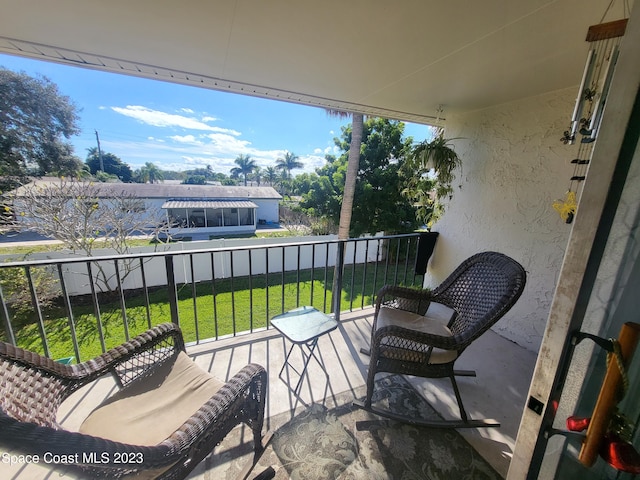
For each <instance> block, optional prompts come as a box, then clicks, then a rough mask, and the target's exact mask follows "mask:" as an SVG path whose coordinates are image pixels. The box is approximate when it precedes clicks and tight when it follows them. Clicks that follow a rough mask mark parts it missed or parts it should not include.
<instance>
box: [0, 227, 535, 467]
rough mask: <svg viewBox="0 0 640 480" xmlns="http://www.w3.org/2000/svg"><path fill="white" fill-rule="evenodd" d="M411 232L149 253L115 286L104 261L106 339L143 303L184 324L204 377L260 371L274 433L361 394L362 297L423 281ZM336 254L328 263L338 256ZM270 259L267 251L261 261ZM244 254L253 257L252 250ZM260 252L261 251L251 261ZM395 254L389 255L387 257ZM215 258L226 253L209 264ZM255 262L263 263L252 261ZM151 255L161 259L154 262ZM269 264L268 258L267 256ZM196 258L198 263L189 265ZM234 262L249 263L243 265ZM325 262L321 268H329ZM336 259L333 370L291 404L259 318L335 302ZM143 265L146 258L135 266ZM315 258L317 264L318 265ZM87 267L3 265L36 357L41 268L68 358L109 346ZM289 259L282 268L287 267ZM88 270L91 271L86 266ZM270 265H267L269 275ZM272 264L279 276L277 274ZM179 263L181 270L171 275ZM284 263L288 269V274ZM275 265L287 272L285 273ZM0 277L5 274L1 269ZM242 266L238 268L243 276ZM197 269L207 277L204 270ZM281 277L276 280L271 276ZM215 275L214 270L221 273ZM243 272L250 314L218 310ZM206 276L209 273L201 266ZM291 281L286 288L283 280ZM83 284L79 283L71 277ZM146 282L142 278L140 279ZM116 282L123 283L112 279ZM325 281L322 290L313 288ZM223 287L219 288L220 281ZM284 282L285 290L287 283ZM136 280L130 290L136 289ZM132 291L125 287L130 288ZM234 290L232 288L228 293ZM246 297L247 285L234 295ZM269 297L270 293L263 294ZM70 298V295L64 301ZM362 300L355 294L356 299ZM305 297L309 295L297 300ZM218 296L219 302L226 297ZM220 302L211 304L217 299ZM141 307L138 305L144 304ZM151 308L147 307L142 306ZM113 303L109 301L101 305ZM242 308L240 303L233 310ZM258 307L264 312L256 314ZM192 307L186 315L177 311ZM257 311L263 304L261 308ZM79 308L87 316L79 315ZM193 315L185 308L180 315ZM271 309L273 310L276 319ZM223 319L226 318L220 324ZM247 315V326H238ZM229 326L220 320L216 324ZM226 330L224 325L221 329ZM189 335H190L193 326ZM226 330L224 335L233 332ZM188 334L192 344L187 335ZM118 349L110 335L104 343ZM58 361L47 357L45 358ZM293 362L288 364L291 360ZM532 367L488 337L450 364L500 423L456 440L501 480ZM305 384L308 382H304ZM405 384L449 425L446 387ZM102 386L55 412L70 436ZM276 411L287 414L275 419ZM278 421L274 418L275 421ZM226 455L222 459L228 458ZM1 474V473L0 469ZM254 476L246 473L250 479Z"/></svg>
mask: <svg viewBox="0 0 640 480" xmlns="http://www.w3.org/2000/svg"><path fill="white" fill-rule="evenodd" d="M418 239H419V237H418V236H417V235H407V236H394V237H373V238H372V239H364V240H349V241H347V242H321V243H307V244H288V245H273V246H269V247H265V246H260V247H242V248H237V249H233V248H232V249H218V250H215V251H206V252H201V251H198V252H194V251H189V252H184V253H179V254H178V253H175V252H170V253H166V252H165V253H162V254H148V255H149V256H146V257H145V256H144V255H142V256H140V255H138V256H136V257H135V263H136V264H137V265H140V268H139V269H138V270H137V273H135V274H132V275H131V276H130V277H128V278H127V279H125V280H124V281H123V280H122V278H121V276H120V275H121V274H120V273H118V272H119V271H120V269H119V267H118V265H119V264H120V263H122V262H125V261H127V260H130V259H126V258H123V257H112V258H106V259H105V258H104V257H103V258H101V259H100V260H99V261H101V262H103V265H102V267H104V266H105V264H104V262H106V263H110V264H112V265H114V270H113V271H114V272H116V274H117V275H119V276H118V277H117V278H115V279H112V281H113V282H114V285H116V286H117V288H116V294H115V295H116V296H115V298H116V300H115V305H116V310H118V311H119V313H118V315H117V316H116V317H117V318H118V319H119V320H118V323H114V320H113V319H110V320H108V321H109V322H111V323H109V327H108V329H109V330H113V329H114V328H115V327H118V328H119V330H120V331H121V335H129V336H132V335H133V334H134V333H136V332H135V330H136V329H137V328H142V329H144V327H145V324H146V322H147V320H148V319H145V318H143V319H142V320H140V319H137V318H136V315H137V314H138V312H137V311H136V310H134V307H132V304H133V303H135V301H136V300H135V299H136V298H139V297H142V298H143V302H142V306H141V309H142V311H143V312H148V313H149V316H150V317H152V318H150V321H151V322H152V323H153V324H156V323H160V322H162V321H168V320H170V319H174V320H178V321H180V322H181V325H182V326H183V329H184V330H185V331H186V332H190V333H188V334H187V340H188V341H189V340H190V344H189V346H188V348H187V352H188V354H189V355H190V356H191V357H192V358H193V359H194V360H195V361H196V362H197V363H198V364H199V365H200V366H201V367H203V368H204V369H206V370H208V371H210V372H211V373H212V374H214V375H215V376H217V377H219V378H221V379H228V378H230V377H231V376H233V374H234V373H235V372H236V371H238V370H239V369H240V368H241V367H242V366H244V365H245V364H247V363H248V362H255V363H259V364H262V365H263V366H265V367H266V368H267V370H268V372H269V391H268V396H267V401H268V404H267V411H266V416H267V417H268V419H267V421H266V427H265V428H266V429H270V430H273V429H277V428H278V427H279V426H280V425H279V424H278V423H277V422H281V421H282V418H287V419H289V418H292V417H293V416H294V415H295V413H296V412H299V411H301V410H303V409H305V408H307V407H308V406H309V405H311V404H313V403H316V404H321V405H332V404H334V403H335V402H340V401H342V402H345V401H346V402H350V401H351V400H352V399H353V398H354V397H355V396H357V391H361V389H362V387H363V386H364V382H365V378H366V370H367V365H368V357H366V356H365V355H363V354H361V353H360V348H361V347H363V346H366V345H367V344H368V341H369V335H370V329H371V323H372V318H373V308H372V307H371V306H370V305H371V299H372V297H373V292H371V291H370V289H372V288H374V287H376V288H377V286H378V285H379V284H380V285H381V284H383V283H403V284H412V283H420V282H421V277H420V276H417V277H416V276H415V275H413V268H414V266H415V256H416V255H417V248H418V247H417V242H418V241H419V240H418ZM341 249H342V251H343V255H339V256H337V257H336V256H335V255H334V254H335V253H336V252H338V251H339V250H341ZM269 250H272V251H271V253H269ZM249 251H251V252H252V253H249ZM260 252H262V253H260ZM392 252H395V253H393V254H392ZM216 255H221V256H226V260H223V259H222V257H221V258H220V259H218V257H216ZM199 256H203V258H207V259H208V260H210V263H209V265H213V272H214V273H213V275H211V276H210V277H209V278H208V279H207V280H205V279H203V278H202V275H203V274H202V272H200V273H198V271H197V268H196V265H200V266H202V265H201V264H202V263H204V262H199V261H198V259H199ZM261 256H263V257H262V258H263V260H265V262H262V263H261V261H260V258H261ZM156 257H159V259H158V258H156ZM276 257H277V261H274V259H275V258H276ZM194 258H195V260H194ZM241 258H245V259H246V260H247V263H246V265H244V266H242V262H241V261H240V259H241ZM327 258H329V260H327ZM336 258H338V261H339V259H340V258H342V259H344V261H345V264H344V265H343V266H342V267H343V268H341V269H340V270H341V271H342V272H343V276H341V277H340V276H339V278H338V279H337V280H338V282H339V285H341V291H342V292H343V293H342V295H341V297H342V303H341V311H339V314H338V315H336V316H337V317H339V319H340V325H339V327H338V329H336V330H335V331H333V332H331V333H330V334H329V335H326V336H323V337H321V339H320V342H319V345H318V349H319V355H320V357H321V359H322V361H323V363H324V364H325V365H326V366H327V370H328V371H329V373H330V376H329V379H328V380H325V376H324V373H323V372H322V371H321V370H320V367H319V366H318V365H316V364H314V362H311V363H310V365H309V371H308V376H307V377H306V378H305V380H304V381H303V384H302V388H301V391H300V394H299V395H295V394H294V393H293V392H292V391H291V389H290V388H289V384H292V385H293V384H294V383H295V382H297V377H295V373H293V372H290V371H287V370H285V371H284V373H283V379H281V378H279V376H278V372H280V369H281V367H282V365H283V363H284V360H285V355H286V352H287V350H288V344H287V343H286V341H285V340H284V339H283V337H282V336H281V335H280V334H279V333H278V332H277V331H276V330H274V329H272V328H270V326H269V324H268V322H267V321H266V314H267V312H268V315H271V316H273V315H274V314H277V313H280V311H283V310H288V309H291V308H293V307H295V306H297V305H304V304H312V303H313V304H314V306H315V307H316V308H318V309H323V310H325V311H329V309H331V305H333V304H334V299H333V297H332V295H331V289H332V283H333V279H332V278H331V276H332V274H330V272H329V271H330V270H333V266H332V263H333V259H336ZM143 259H145V260H143ZM316 260H318V262H316ZM99 261H98V260H96V259H81V260H77V259H76V260H73V261H71V262H70V261H69V259H65V260H60V261H41V262H39V263H38V262H36V263H34V262H22V263H20V264H13V266H12V267H6V268H18V269H24V270H25V273H26V279H27V287H28V290H29V291H30V293H31V294H32V304H33V305H34V307H33V308H34V311H35V312H36V315H35V318H34V321H35V323H36V324H37V326H39V328H38V330H39V331H40V335H39V337H40V338H39V343H40V346H39V350H41V351H44V350H45V349H47V350H49V353H51V350H53V348H54V342H53V340H54V338H55V337H54V336H52V332H51V329H50V328H49V327H48V325H47V322H49V321H50V318H47V317H50V314H51V310H47V308H44V307H42V306H41V302H40V301H39V300H38V291H37V290H38V289H37V288H36V283H37V282H35V280H33V279H34V277H35V275H34V274H35V271H36V269H39V268H40V269H41V268H47V269H49V270H50V271H52V272H54V273H56V274H57V275H58V276H57V282H58V287H59V288H60V292H61V294H62V298H58V299H57V301H59V302H61V304H62V307H63V308H64V309H65V311H66V315H67V319H66V320H67V325H68V329H67V334H68V338H69V339H70V341H69V343H68V345H69V349H70V350H71V351H72V352H74V353H75V356H78V357H80V358H81V359H86V358H84V357H83V356H84V351H85V349H86V347H85V346H83V345H82V342H83V341H86V340H84V339H85V338H87V337H86V332H85V334H84V336H83V335H82V334H81V332H80V331H79V329H75V328H74V327H75V326H76V325H79V324H81V323H86V322H89V321H90V322H92V323H93V324H94V325H95V327H94V331H93V337H94V338H95V341H94V343H95V344H97V345H99V347H98V348H108V346H109V345H108V343H109V340H108V339H105V335H103V334H102V332H103V328H104V326H105V325H104V323H106V322H107V320H106V319H105V318H106V317H107V316H108V315H109V314H110V313H111V314H113V312H110V311H109V309H110V308H113V307H112V305H113V304H114V300H113V296H112V295H104V294H100V293H99V292H98V291H97V290H96V288H95V285H94V288H89V293H82V292H80V291H78V290H77V289H80V288H83V286H85V287H90V286H91V285H93V283H91V284H90V285H86V279H87V278H89V277H88V276H87V275H88V274H90V273H92V272H94V271H95V270H96V268H95V265H96V263H97V262H99ZM224 261H227V266H228V267H229V268H228V269H227V270H226V272H227V273H226V277H225V278H217V276H216V274H215V271H216V268H215V267H216V266H217V265H219V262H224ZM289 261H291V262H292V263H291V265H290V264H289V263H288V262H289ZM153 262H156V263H158V264H159V265H163V266H164V267H166V269H165V271H164V274H163V275H162V277H163V278H162V279H161V280H162V281H158V282H157V283H160V284H162V283H164V285H163V286H158V285H155V286H153V285H152V284H153V283H154V282H155V281H156V280H157V278H158V275H149V276H148V275H147V273H149V272H150V271H151V270H150V269H151V268H152V263H153ZM91 265H93V267H92V266H91ZM269 265H271V266H269ZM275 265H277V268H276V267H275ZM178 266H184V267H186V268H182V269H180V268H176V267H178ZM289 266H292V267H294V268H293V270H289ZM283 267H284V268H283ZM3 268H5V267H4V266H3ZM245 269H246V271H245ZM205 270H206V269H205ZM278 270H279V271H278ZM218 271H219V269H218ZM247 271H250V272H251V275H250V276H249V279H251V280H250V282H249V279H247V282H249V283H247V284H246V285H250V287H251V288H250V293H249V295H250V296H251V300H250V303H249V304H250V307H251V308H250V310H249V311H246V312H245V311H239V310H234V309H230V310H225V309H224V305H223V303H224V299H225V298H228V299H232V298H234V297H236V298H238V299H240V298H241V296H242V295H244V294H243V293H241V292H242V291H243V290H241V289H240V286H241V285H244V284H243V280H242V279H243V278H244V277H245V273H247ZM209 273H211V269H209ZM265 275H266V276H267V277H274V278H277V279H278V282H276V284H275V285H271V284H270V282H269V280H268V279H267V281H265V284H266V285H271V286H270V287H267V288H266V291H267V294H266V295H265V296H262V294H263V292H261V293H260V295H258V294H257V292H258V288H256V287H257V285H258V283H259V282H258V280H259V278H260V277H261V276H265ZM291 275H293V280H287V279H289V278H290V276H291ZM133 276H137V278H138V280H139V281H141V282H142V283H143V284H144V288H142V289H140V288H129V289H127V288H124V285H125V284H127V282H134V280H132V278H133ZM78 277H81V278H84V279H85V282H83V281H77V282H76V283H75V284H73V280H78ZM147 277H149V278H147ZM374 278H375V281H374V282H373V284H367V283H366V280H367V279H374ZM118 279H120V280H118ZM309 279H322V281H321V282H320V284H321V285H322V286H323V288H319V287H318V285H316V283H315V282H314V281H313V280H311V281H310V280H309ZM225 282H227V283H225ZM287 282H288V283H287ZM134 283H135V282H134ZM197 283H204V284H206V286H207V290H208V291H209V292H214V293H209V295H208V296H209V297H211V298H210V299H209V300H214V302H213V304H214V305H217V307H215V308H213V309H212V310H211V313H212V314H210V315H208V316H206V317H205V316H204V315H203V312H202V311H201V308H202V307H201V305H200V303H199V300H198V298H197V297H198V295H197V294H196V293H195V292H198V288H197V287H198V286H197V285H196V284H197ZM305 283H309V284H310V285H315V287H316V288H315V290H313V288H312V289H311V292H313V293H311V292H309V291H308V290H305V289H304V288H302V285H304V284H305ZM130 285H131V284H130ZM229 285H231V288H230V291H225V289H227V288H228V287H229ZM158 288H159V289H160V290H162V291H166V292H168V293H167V295H166V296H167V298H168V300H167V304H168V308H167V310H166V311H165V314H166V316H164V317H163V318H156V316H154V315H153V313H154V312H156V311H157V310H155V307H154V301H153V296H154V289H158ZM181 288H186V289H187V290H188V291H189V292H192V293H191V297H192V298H187V299H184V298H180V295H179V293H178V292H179V291H180V289H181ZM243 288H244V287H243ZM271 290H273V291H271ZM6 292H7V288H6V284H3V296H2V301H3V303H2V306H3V308H2V316H3V319H4V322H5V323H4V326H5V338H7V337H11V336H13V337H14V338H15V337H18V338H17V340H18V342H17V343H18V344H20V331H19V330H18V329H17V328H14V325H13V322H12V318H13V317H12V313H13V311H12V308H10V305H9V303H8V301H7V296H6ZM70 292H72V293H74V294H73V295H72V294H71V293H70ZM357 292H359V293H357ZM309 293H310V296H309V297H306V295H307V294H309ZM224 295H228V296H227V297H224ZM216 298H218V301H219V303H217V304H216V301H215V299H216ZM145 299H146V300H145ZM150 299H151V300H150ZM109 302H111V303H109ZM237 303H238V304H240V303H241V302H237ZM264 304H266V305H264ZM186 305H188V306H189V308H187V307H186ZM261 305H262V306H261ZM87 309H89V310H90V311H91V313H87ZM189 310H192V311H189ZM274 312H275V313H274ZM225 315H227V316H229V317H230V318H227V319H225V318H224V317H225ZM245 317H247V319H248V323H243V319H244V318H245ZM226 320H229V322H227V323H225V321H226ZM209 323H213V324H214V325H215V327H216V328H213V329H212V330H210V331H214V332H216V335H214V336H213V338H207V337H206V335H205V332H207V331H208V330H207V325H208V324H209ZM223 325H230V327H223ZM193 327H195V328H193ZM225 328H231V330H230V331H228V330H225ZM189 336H191V337H189ZM111 341H115V337H114V338H113V339H112V340H111ZM54 357H55V355H54ZM293 361H294V363H295V359H294V360H293ZM534 364H535V354H534V353H532V352H530V351H527V350H525V349H523V348H521V347H519V346H517V345H516V344H514V343H513V342H511V341H509V340H506V339H504V338H502V337H500V336H499V335H497V334H496V333H494V332H492V331H489V332H488V333H486V334H485V335H484V336H483V337H481V338H480V339H479V340H478V341H477V342H475V343H474V344H473V345H472V346H471V347H469V348H468V349H467V350H466V351H465V353H464V355H463V356H462V357H461V359H460V361H459V363H458V366H459V367H460V368H463V369H476V370H477V371H478V377H476V378H469V377H462V378H460V379H459V384H460V389H461V391H462V395H463V397H464V398H465V400H466V401H465V406H466V407H467V410H468V412H469V414H470V415H471V417H487V418H495V419H498V420H499V421H500V422H501V423H502V426H501V428H499V429H477V430H467V431H461V433H462V434H463V435H464V437H465V438H466V439H467V441H468V442H469V443H470V444H471V445H472V446H473V447H474V448H475V449H476V450H477V451H478V452H479V453H480V454H481V455H482V456H483V457H484V458H486V459H487V460H488V461H489V463H490V464H491V465H493V466H494V468H495V469H496V470H497V471H498V472H499V473H500V474H501V475H503V476H505V475H506V472H507V469H508V465H509V460H510V455H511V452H512V450H513V447H514V444H515V438H516V434H517V428H518V425H519V422H520V417H521V413H522V409H523V407H524V404H525V398H526V394H527V391H528V387H529V381H530V378H531V374H532V371H533V367H534ZM310 379H311V380H310ZM410 381H411V383H412V384H413V386H414V387H415V388H416V389H417V390H418V391H419V392H420V393H421V394H422V395H423V396H424V398H426V399H427V400H428V402H429V403H430V404H431V405H432V406H433V407H434V408H435V409H436V410H437V411H438V412H439V413H441V414H442V415H443V416H445V417H449V416H450V417H452V418H453V417H455V416H456V415H457V405H456V403H455V398H454V395H453V392H452V390H451V387H450V384H449V382H448V380H447V379H439V380H432V381H426V380H424V379H410ZM115 388H116V387H115V384H114V382H113V381H112V380H111V378H103V379H101V380H100V381H99V382H98V383H97V384H96V385H94V386H92V387H91V388H88V389H83V390H81V391H79V392H76V393H75V394H74V395H73V396H72V397H71V398H69V399H68V400H67V401H66V402H65V403H64V404H63V406H62V408H61V411H60V422H61V423H62V424H63V425H64V426H65V427H67V428H69V429H74V428H77V427H78V426H79V423H80V421H81V419H82V418H84V417H85V416H86V414H87V413H88V412H89V411H91V409H92V408H93V407H94V406H95V405H97V404H98V403H100V402H101V401H102V400H103V399H104V398H106V397H107V396H109V395H110V394H111V393H112V392H113V391H114V389H115ZM283 414H284V415H283ZM276 416H277V418H278V419H279V420H276ZM229 449H231V450H229ZM223 452H227V453H228V455H226V454H225V458H228V457H229V456H231V457H232V456H233V452H234V449H233V447H232V446H229V445H226V444H225V443H223V444H222V445H220V446H219V447H218V448H217V449H216V450H215V451H214V454H213V457H212V459H211V462H210V463H211V464H212V465H215V464H216V463H217V462H218V461H219V459H220V457H219V455H220V454H221V453H223ZM207 465H208V462H207V461H205V462H202V463H201V464H200V465H199V466H198V467H197V468H196V470H195V471H194V472H193V473H192V474H191V476H190V477H189V478H206V474H205V468H206V466H207ZM6 467H7V466H6V465H2V469H3V470H4V469H5V468H6ZM9 470H10V471H9V472H8V474H7V475H3V478H12V479H13V478H15V479H30V478H33V479H36V478H38V479H39V478H48V477H47V475H48V473H47V471H46V469H45V468H44V467H43V466H40V465H29V466H26V467H25V466H13V467H11V468H10V469H9ZM257 473H259V472H257V471H256V472H254V474H257ZM50 475H51V478H54V477H57V476H58V474H57V473H51V474H50Z"/></svg>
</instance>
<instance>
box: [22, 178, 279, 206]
mask: <svg viewBox="0 0 640 480" xmlns="http://www.w3.org/2000/svg"><path fill="white" fill-rule="evenodd" d="M57 182H60V180H59V179H57V178H51V177H48V178H42V179H37V180H34V181H33V182H32V183H35V184H36V185H46V184H49V183H57ZM95 185H96V187H97V188H98V190H99V195H98V196H99V197H113V196H115V195H119V194H123V193H124V194H125V195H135V196H136V197H141V198H167V199H169V198H171V199H181V198H182V199H207V198H211V199H214V198H215V199H229V200H244V199H250V200H257V199H277V200H280V199H281V198H282V196H281V195H280V194H279V193H278V192H276V190H275V189H274V188H273V187H244V186H231V187H227V186H220V185H176V184H163V183H153V184H151V183H96V184H95ZM15 193H16V195H17V196H20V188H18V189H17V190H16V192H15Z"/></svg>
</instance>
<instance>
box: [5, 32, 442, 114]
mask: <svg viewBox="0 0 640 480" xmlns="http://www.w3.org/2000/svg"><path fill="white" fill-rule="evenodd" d="M0 52H2V53H7V54H9V55H18V56H23V57H29V58H33V59H37V60H43V61H51V62H56V63H63V64H66V65H72V66H76V67H84V68H91V69H94V70H101V71H105V72H110V73H120V74H125V75H133V76H137V77H143V78H148V79H155V80H162V81H167V82H173V83H179V84H182V85H189V86H195V87H200V88H208V89H211V90H218V91H222V92H231V93H236V94H241V95H249V96H253V97H260V98H267V99H271V100H280V101H283V102H290V103H297V104H301V105H308V106H312V107H318V108H324V109H330V110H338V111H344V112H349V113H362V114H363V115H367V116H373V117H382V118H389V119H396V120H401V121H406V122H414V123H421V124H426V125H433V126H441V125H443V123H444V120H445V119H444V118H442V117H435V116H429V115H422V114H418V113H412V112H402V111H396V110H391V109H386V108H379V107H374V106H371V105H362V104H358V103H353V102H347V101H341V100H333V99H329V98H323V97H318V96H314V95H308V94H304V93H298V92H289V91H286V90H282V89H277V88H271V87H264V86H260V85H252V84H247V83H242V82H236V81H233V80H227V79H221V78H215V77H209V76H204V75H199V74H193V73H187V72H182V71H178V70H171V69H167V68H163V67H157V66H153V65H146V64H142V63H138V62H131V61H128V60H121V59H117V58H111V57H106V56H102V55H94V54H91V53H85V52H78V51H74V50H69V49H66V48H59V47H53V46H50V45H43V44H38V43H34V42H29V41H25V40H17V39H13V38H8V37H3V36H0Z"/></svg>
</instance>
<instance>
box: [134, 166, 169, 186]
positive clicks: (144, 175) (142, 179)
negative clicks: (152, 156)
mask: <svg viewBox="0 0 640 480" xmlns="http://www.w3.org/2000/svg"><path fill="white" fill-rule="evenodd" d="M136 177H137V181H138V183H147V182H149V183H159V182H160V181H161V180H164V173H163V171H162V170H161V169H160V168H158V166H157V165H155V164H154V163H152V162H146V163H145V164H144V167H142V168H140V170H139V171H138V172H137V175H136Z"/></svg>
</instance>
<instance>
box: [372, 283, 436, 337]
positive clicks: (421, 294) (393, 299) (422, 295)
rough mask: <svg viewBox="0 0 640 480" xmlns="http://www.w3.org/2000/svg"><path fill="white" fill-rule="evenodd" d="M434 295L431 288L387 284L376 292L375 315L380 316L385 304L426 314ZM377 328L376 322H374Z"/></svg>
mask: <svg viewBox="0 0 640 480" xmlns="http://www.w3.org/2000/svg"><path fill="white" fill-rule="evenodd" d="M432 299H433V295H432V293H431V290H430V289H428V288H425V289H415V288H407V287H399V286H396V285H385V286H384V287H382V288H381V289H380V290H378V293H377V294H376V303H375V316H374V318H377V317H378V312H379V310H380V307H382V306H383V305H384V306H386V307H391V308H398V309H400V310H406V311H407V312H412V313H417V314H418V315H424V314H425V313H426V312H427V310H428V309H429V305H430V304H431V300H432ZM374 329H375V323H374Z"/></svg>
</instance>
